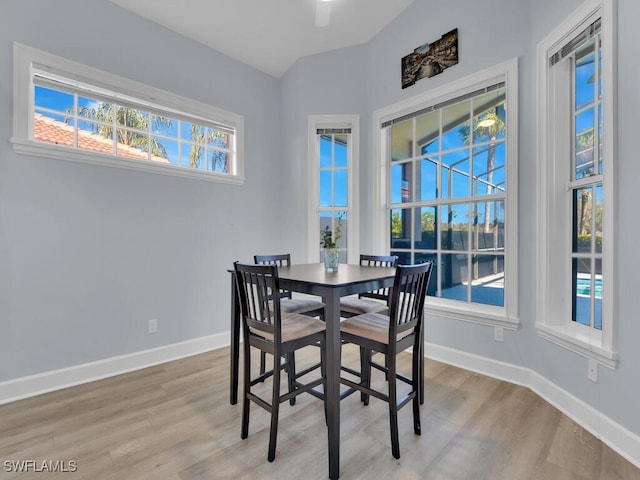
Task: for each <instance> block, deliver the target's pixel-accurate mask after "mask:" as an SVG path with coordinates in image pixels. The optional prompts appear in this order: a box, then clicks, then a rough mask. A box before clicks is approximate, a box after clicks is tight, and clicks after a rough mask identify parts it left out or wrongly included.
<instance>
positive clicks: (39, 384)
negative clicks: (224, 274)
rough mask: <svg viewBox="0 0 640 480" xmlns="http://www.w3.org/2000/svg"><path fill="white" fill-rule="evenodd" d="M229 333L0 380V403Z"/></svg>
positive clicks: (186, 352)
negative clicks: (3, 380)
mask: <svg viewBox="0 0 640 480" xmlns="http://www.w3.org/2000/svg"><path fill="white" fill-rule="evenodd" d="M229 339H230V336H229V332H224V333H219V334H215V335H209V336H207V337H200V338H195V339H192V340H187V341H184V342H179V343H173V344H170V345H163V346H161V347H157V348H151V349H149V350H142V351H140V352H134V353H129V354H126V355H120V356H118V357H112V358H106V359H104V360H98V361H95V362H90V363H84V364H82V365H74V366H73V367H68V368H62V369H59V370H52V371H49V372H44V373H39V374H36V375H30V376H28V377H21V378H17V379H13V380H8V381H5V382H0V405H2V404H4V403H9V402H13V401H16V400H21V399H23V398H27V397H33V396H35V395H40V394H42V393H47V392H51V391H54V390H60V389H62V388H67V387H71V386H74V385H79V384H82V383H87V382H92V381H94V380H100V379H102V378H106V377H112V376H114V375H119V374H121V373H127V372H131V371H133V370H139V369H141V368H146V367H150V366H152V365H157V364H159V363H164V362H169V361H171V360H176V359H179V358H184V357H189V356H191V355H197V354H198V353H203V352H207V351H210V350H215V349H217V348H221V347H226V346H228V345H229Z"/></svg>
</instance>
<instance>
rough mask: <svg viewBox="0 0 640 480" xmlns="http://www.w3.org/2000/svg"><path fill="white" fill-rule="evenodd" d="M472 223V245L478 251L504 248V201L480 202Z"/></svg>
mask: <svg viewBox="0 0 640 480" xmlns="http://www.w3.org/2000/svg"><path fill="white" fill-rule="evenodd" d="M473 213H474V217H473V224H472V235H471V237H472V238H471V245H472V248H473V249H474V250H476V251H481V252H487V251H497V250H502V251H503V250H504V201H502V200H501V201H496V202H478V203H476V204H475V211H474V212H473Z"/></svg>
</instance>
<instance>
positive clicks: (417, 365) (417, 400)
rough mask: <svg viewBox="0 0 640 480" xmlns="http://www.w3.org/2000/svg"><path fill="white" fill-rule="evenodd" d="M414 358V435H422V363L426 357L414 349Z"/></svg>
mask: <svg viewBox="0 0 640 480" xmlns="http://www.w3.org/2000/svg"><path fill="white" fill-rule="evenodd" d="M413 352H414V353H413V354H412V356H413V358H412V362H411V363H412V364H413V365H412V375H411V376H412V378H411V388H412V389H413V392H414V394H415V395H414V397H413V433H415V434H416V435H421V434H422V430H421V428H420V404H421V403H422V399H421V396H420V390H421V389H422V388H423V386H424V383H423V379H422V373H423V372H422V368H421V366H422V362H423V361H424V357H423V356H422V354H421V352H420V349H419V348H415V347H414V349H413Z"/></svg>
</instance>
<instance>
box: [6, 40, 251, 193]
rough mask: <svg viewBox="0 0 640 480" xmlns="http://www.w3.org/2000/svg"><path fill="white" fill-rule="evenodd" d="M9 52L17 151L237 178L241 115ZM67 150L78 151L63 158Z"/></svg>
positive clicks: (20, 50) (29, 53)
mask: <svg viewBox="0 0 640 480" xmlns="http://www.w3.org/2000/svg"><path fill="white" fill-rule="evenodd" d="M16 53H17V55H16V68H18V71H19V72H20V74H21V75H19V78H20V80H19V84H18V85H16V87H17V89H16V103H17V104H18V105H19V108H20V109H22V110H24V111H26V114H25V115H20V116H19V121H17V122H16V136H15V138H14V144H15V145H16V149H17V150H21V149H27V150H29V152H28V153H38V151H40V152H41V153H42V154H43V155H45V154H46V155H48V156H50V155H51V154H50V152H51V150H52V149H56V150H62V151H64V152H65V153H63V154H59V155H60V156H61V157H64V158H66V159H76V160H79V159H80V160H81V161H88V162H91V161H94V162H97V163H103V164H109V160H107V159H105V158H104V156H109V157H115V158H117V159H118V160H117V162H115V161H114V162H112V163H111V165H116V166H126V168H136V169H141V170H151V171H153V170H154V169H155V170H158V169H160V172H161V173H170V174H178V175H180V174H181V172H185V171H189V173H187V174H186V176H198V175H199V177H200V178H206V176H207V175H209V176H210V178H209V179H218V180H223V181H224V179H225V178H227V179H230V180H231V181H234V180H235V181H237V180H241V176H240V174H241V171H242V169H241V164H240V156H239V152H240V151H241V148H240V146H241V141H240V138H239V137H240V135H241V132H242V124H243V121H242V117H239V116H237V115H234V114H230V113H229V112H223V111H221V110H217V109H215V108H213V107H210V106H207V105H203V104H199V103H197V102H194V101H192V100H188V99H185V98H182V97H178V96H176V95H172V94H169V93H167V92H162V91H159V90H156V89H152V88H151V87H147V86H143V85H140V84H137V83H134V82H131V81H128V80H126V79H122V78H120V77H115V76H113V75H108V74H106V73H105V72H98V71H96V70H94V69H91V68H89V67H85V66H82V65H79V64H76V63H73V62H70V61H68V60H65V59H61V58H59V57H54V56H52V55H49V54H46V53H44V52H39V51H37V50H33V49H29V48H27V47H23V46H21V45H16ZM24 137H26V138H24ZM29 142H33V144H29ZM69 149H72V150H74V151H78V152H79V155H75V156H73V155H72V156H70V157H67V156H66V155H67V153H68V150H69ZM80 152H81V153H80ZM53 156H56V154H54V155H53ZM98 156H99V157H98ZM98 158H100V160H98Z"/></svg>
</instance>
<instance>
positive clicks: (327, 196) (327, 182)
mask: <svg viewBox="0 0 640 480" xmlns="http://www.w3.org/2000/svg"><path fill="white" fill-rule="evenodd" d="M332 178H333V175H332V172H331V170H321V171H320V206H321V207H330V206H331V191H332V188H331V181H332Z"/></svg>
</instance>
